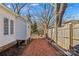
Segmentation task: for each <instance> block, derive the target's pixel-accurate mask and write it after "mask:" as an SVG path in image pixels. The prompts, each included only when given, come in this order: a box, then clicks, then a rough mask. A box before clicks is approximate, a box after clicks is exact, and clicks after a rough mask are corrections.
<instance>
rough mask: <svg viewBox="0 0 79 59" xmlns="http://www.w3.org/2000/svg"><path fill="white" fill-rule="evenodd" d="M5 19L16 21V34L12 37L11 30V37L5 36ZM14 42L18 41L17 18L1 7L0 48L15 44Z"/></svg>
mask: <svg viewBox="0 0 79 59" xmlns="http://www.w3.org/2000/svg"><path fill="white" fill-rule="evenodd" d="M4 17H5V18H8V19H9V20H13V21H14V34H12V35H11V34H10V30H9V35H4ZM9 23H10V22H9ZM9 27H10V26H9ZM9 29H10V28H9ZM14 41H16V38H15V16H14V15H13V14H11V13H9V12H8V11H6V10H5V8H2V7H1V6H0V47H2V46H4V45H7V44H9V43H11V42H14Z"/></svg>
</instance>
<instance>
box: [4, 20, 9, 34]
mask: <svg viewBox="0 0 79 59" xmlns="http://www.w3.org/2000/svg"><path fill="white" fill-rule="evenodd" d="M8 34H9V20H8V19H7V18H4V35H8Z"/></svg>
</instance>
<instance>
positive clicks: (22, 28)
mask: <svg viewBox="0 0 79 59" xmlns="http://www.w3.org/2000/svg"><path fill="white" fill-rule="evenodd" d="M26 18H27V17H26ZM26 18H24V17H21V16H19V15H18V14H16V13H14V12H12V11H11V10H10V9H8V8H6V7H5V6H4V5H2V4H0V52H1V51H3V50H5V49H7V48H9V47H11V46H13V45H14V44H16V41H17V40H26V39H28V38H29V37H30V27H28V25H29V26H30V24H28V23H27V20H28V19H26ZM27 32H28V33H27Z"/></svg>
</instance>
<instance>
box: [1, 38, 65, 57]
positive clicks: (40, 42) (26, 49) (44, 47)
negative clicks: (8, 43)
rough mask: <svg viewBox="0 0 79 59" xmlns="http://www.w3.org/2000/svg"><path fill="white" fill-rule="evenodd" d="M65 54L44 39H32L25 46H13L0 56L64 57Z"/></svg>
mask: <svg viewBox="0 0 79 59" xmlns="http://www.w3.org/2000/svg"><path fill="white" fill-rule="evenodd" d="M64 55H65V54H64V53H63V52H62V51H60V50H59V49H57V48H55V46H54V45H50V44H49V43H48V41H47V40H46V39H44V38H38V39H37V38H35V39H32V41H31V42H30V44H28V45H26V46H20V47H19V48H18V47H17V46H16V45H15V46H13V47H11V48H9V49H7V50H6V51H4V52H2V53H0V56H64Z"/></svg>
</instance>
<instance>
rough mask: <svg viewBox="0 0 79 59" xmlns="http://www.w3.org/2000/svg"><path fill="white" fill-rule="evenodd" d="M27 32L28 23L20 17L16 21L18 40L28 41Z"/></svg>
mask: <svg viewBox="0 0 79 59" xmlns="http://www.w3.org/2000/svg"><path fill="white" fill-rule="evenodd" d="M26 31H27V24H26V21H25V20H24V19H23V18H21V17H18V18H17V20H16V39H17V40H26Z"/></svg>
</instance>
